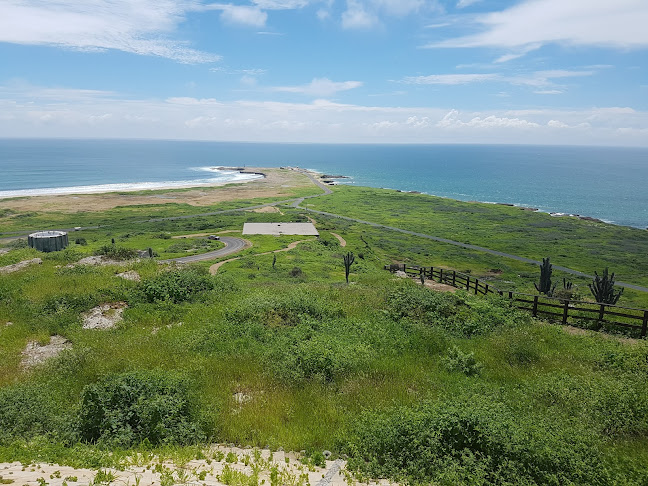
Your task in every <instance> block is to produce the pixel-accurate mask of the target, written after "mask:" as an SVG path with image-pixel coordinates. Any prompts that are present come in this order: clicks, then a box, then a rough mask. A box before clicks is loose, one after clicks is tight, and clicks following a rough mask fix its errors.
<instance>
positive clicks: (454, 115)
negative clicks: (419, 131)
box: [436, 110, 540, 129]
mask: <svg viewBox="0 0 648 486" xmlns="http://www.w3.org/2000/svg"><path fill="white" fill-rule="evenodd" d="M459 115H460V113H459V111H457V110H450V111H449V112H448V113H447V114H446V115H445V116H444V117H443V118H442V119H441V120H439V121H438V122H437V124H436V127H437V128H477V129H482V128H518V129H519V128H522V129H528V128H537V127H539V126H540V125H539V124H538V123H535V122H530V121H527V120H524V119H520V118H508V117H501V116H496V115H489V116H486V117H484V118H482V117H481V116H475V117H473V118H471V119H470V120H468V121H467V122H464V121H462V120H461V119H460V118H459Z"/></svg>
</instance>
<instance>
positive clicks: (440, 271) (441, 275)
mask: <svg viewBox="0 0 648 486" xmlns="http://www.w3.org/2000/svg"><path fill="white" fill-rule="evenodd" d="M439 283H443V268H439Z"/></svg>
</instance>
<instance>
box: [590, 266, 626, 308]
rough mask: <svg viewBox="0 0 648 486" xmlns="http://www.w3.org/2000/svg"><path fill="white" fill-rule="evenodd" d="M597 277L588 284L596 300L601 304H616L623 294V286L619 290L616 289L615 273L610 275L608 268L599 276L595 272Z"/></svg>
mask: <svg viewBox="0 0 648 486" xmlns="http://www.w3.org/2000/svg"><path fill="white" fill-rule="evenodd" d="M594 275H596V277H595V278H594V280H592V283H591V284H587V286H588V287H589V289H590V291H591V292H592V295H593V296H594V298H595V299H596V302H599V303H601V304H616V303H617V302H618V301H619V298H621V294H623V288H622V289H621V290H619V291H618V292H617V291H615V290H614V273H612V275H608V269H607V268H606V269H605V270H603V275H602V276H599V274H598V273H596V272H594Z"/></svg>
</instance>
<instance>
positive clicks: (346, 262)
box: [342, 251, 355, 283]
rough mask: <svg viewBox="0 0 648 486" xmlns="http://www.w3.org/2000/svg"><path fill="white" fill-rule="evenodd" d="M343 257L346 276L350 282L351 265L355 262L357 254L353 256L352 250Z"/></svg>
mask: <svg viewBox="0 0 648 486" xmlns="http://www.w3.org/2000/svg"><path fill="white" fill-rule="evenodd" d="M342 258H343V259H344V276H345V277H346V283H349V272H350V271H351V265H353V262H355V256H353V252H352V251H350V252H348V253H347V254H346V255H344V256H343V257H342Z"/></svg>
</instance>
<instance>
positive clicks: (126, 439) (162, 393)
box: [79, 372, 204, 447]
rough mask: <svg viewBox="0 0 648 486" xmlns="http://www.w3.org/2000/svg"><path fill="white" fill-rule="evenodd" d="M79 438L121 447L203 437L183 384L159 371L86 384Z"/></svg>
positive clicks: (187, 441)
mask: <svg viewBox="0 0 648 486" xmlns="http://www.w3.org/2000/svg"><path fill="white" fill-rule="evenodd" d="M79 435H80V438H81V439H82V440H84V441H88V442H92V443H102V444H104V445H112V446H120V447H130V446H133V445H136V444H139V443H140V442H142V441H145V440H146V441H148V442H149V443H151V444H153V445H156V444H168V443H172V444H188V443H192V442H197V441H200V440H203V439H204V434H203V432H202V430H201V427H200V425H199V423H198V421H197V420H196V418H195V413H194V411H193V410H192V407H191V404H190V400H189V393H188V390H187V387H186V385H185V383H184V382H183V380H182V379H181V378H180V377H179V376H174V375H168V374H162V373H161V372H157V373H153V372H140V373H127V374H122V375H113V376H109V377H107V378H106V379H104V380H102V381H100V382H99V383H96V384H93V385H88V386H87V387H86V388H85V389H84V390H83V394H82V397H81V405H80V410H79Z"/></svg>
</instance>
